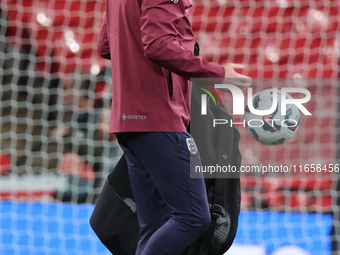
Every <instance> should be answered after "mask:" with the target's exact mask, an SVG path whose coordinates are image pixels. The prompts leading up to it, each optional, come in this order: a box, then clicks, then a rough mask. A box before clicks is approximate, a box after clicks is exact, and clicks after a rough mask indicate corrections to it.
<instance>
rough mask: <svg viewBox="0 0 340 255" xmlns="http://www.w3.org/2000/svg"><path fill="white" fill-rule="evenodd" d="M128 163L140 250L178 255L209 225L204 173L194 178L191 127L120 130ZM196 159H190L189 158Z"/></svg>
mask: <svg viewBox="0 0 340 255" xmlns="http://www.w3.org/2000/svg"><path fill="white" fill-rule="evenodd" d="M116 135H117V138H118V141H119V144H120V146H121V147H122V149H123V150H124V154H125V158H126V161H127V164H128V168H129V177H130V182H131V187H132V192H133V195H134V198H135V202H136V206H137V218H138V223H139V228H140V232H139V239H138V246H137V250H136V255H179V254H180V253H181V252H182V251H183V250H184V249H185V248H186V247H187V246H188V245H190V244H191V243H192V242H193V241H194V240H195V239H197V238H198V237H199V236H200V235H202V234H203V233H204V232H205V230H206V229H207V228H208V227H209V225H210V212H209V206H208V201H207V195H206V189H205V184H204V179H203V176H202V178H195V179H191V178H190V160H191V162H192V163H194V164H198V165H201V160H200V156H199V153H196V154H191V156H190V151H189V149H188V146H189V145H188V144H190V143H187V139H189V141H190V138H192V137H191V136H190V134H189V133H187V132H182V133H181V132H145V133H144V132H138V133H118V134H116ZM190 158H191V159H190Z"/></svg>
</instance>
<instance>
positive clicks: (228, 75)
mask: <svg viewBox="0 0 340 255" xmlns="http://www.w3.org/2000/svg"><path fill="white" fill-rule="evenodd" d="M244 68H245V65H241V64H234V63H229V64H226V65H224V70H225V79H224V83H228V84H231V85H235V86H237V87H238V88H240V89H242V90H243V89H246V88H248V87H249V86H250V85H251V81H252V79H251V78H250V77H249V76H245V75H243V74H239V73H237V72H236V71H235V69H244ZM221 90H223V91H225V92H230V91H229V90H228V89H221Z"/></svg>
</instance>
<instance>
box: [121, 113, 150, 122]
mask: <svg viewBox="0 0 340 255" xmlns="http://www.w3.org/2000/svg"><path fill="white" fill-rule="evenodd" d="M122 119H123V120H146V116H144V115H126V114H125V113H123V115H122Z"/></svg>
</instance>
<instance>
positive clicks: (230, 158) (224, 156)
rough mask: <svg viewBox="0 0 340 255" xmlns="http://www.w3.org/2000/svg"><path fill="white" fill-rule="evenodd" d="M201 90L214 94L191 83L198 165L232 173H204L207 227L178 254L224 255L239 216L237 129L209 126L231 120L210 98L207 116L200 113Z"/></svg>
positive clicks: (223, 108) (223, 109) (220, 106)
mask: <svg viewBox="0 0 340 255" xmlns="http://www.w3.org/2000/svg"><path fill="white" fill-rule="evenodd" d="M202 87H204V89H205V90H208V91H209V92H210V94H212V95H213V94H214V92H213V91H211V90H210V89H209V88H208V87H206V86H204V85H203V84H197V83H194V84H193V88H192V97H191V121H190V134H191V135H192V136H193V137H194V139H195V143H196V145H197V147H198V150H199V152H200V156H201V161H202V166H203V168H204V166H216V165H219V166H220V167H223V166H226V167H229V166H230V167H229V169H233V171H234V172H229V173H216V174H210V173H205V184H206V189H207V196H208V202H209V204H210V205H211V206H210V207H211V209H210V211H211V219H212V220H211V224H210V227H209V228H208V230H207V231H206V232H205V233H204V234H203V235H202V236H201V237H200V238H198V239H197V240H196V241H195V242H194V243H192V244H191V245H190V246H189V247H188V248H187V249H185V250H184V251H183V252H182V254H181V255H222V254H224V253H225V252H226V251H227V250H228V249H229V248H230V246H231V244H232V243H233V241H234V238H235V235H236V230H237V227H238V217H239V213H240V202H241V191H240V175H239V174H240V173H239V170H240V166H241V154H240V151H239V148H238V143H239V139H240V134H239V132H238V130H237V128H236V127H235V126H230V124H228V125H216V127H213V124H212V123H213V120H214V119H223V120H228V123H230V122H231V120H232V119H233V118H232V116H231V115H230V114H229V113H228V111H227V108H226V107H225V106H224V105H222V104H220V102H219V100H215V101H213V99H212V98H211V97H207V99H208V100H207V114H206V115H202V114H201V111H200V110H201V94H202V90H200V88H202ZM215 102H216V104H215Z"/></svg>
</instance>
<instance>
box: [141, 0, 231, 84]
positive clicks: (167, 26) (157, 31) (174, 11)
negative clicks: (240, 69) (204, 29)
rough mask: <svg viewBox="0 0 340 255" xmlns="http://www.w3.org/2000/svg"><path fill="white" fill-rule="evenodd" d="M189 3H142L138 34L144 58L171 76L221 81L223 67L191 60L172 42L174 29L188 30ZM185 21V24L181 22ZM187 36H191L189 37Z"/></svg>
mask: <svg viewBox="0 0 340 255" xmlns="http://www.w3.org/2000/svg"><path fill="white" fill-rule="evenodd" d="M189 4H190V1H189V0H142V5H141V33H142V35H141V36H142V42H143V44H144V55H145V56H146V57H147V58H149V59H151V60H152V61H153V62H155V63H156V64H158V65H160V66H162V67H164V68H166V69H168V70H170V71H171V72H173V73H175V74H178V75H180V76H183V77H184V78H186V79H190V78H224V72H225V71H224V67H223V66H220V65H218V64H215V63H212V62H208V61H207V60H206V59H204V58H203V57H201V56H194V53H193V50H192V49H188V48H185V47H184V46H183V45H181V43H180V42H179V40H177V39H176V37H177V36H178V31H177V29H176V25H177V24H179V22H180V21H181V24H182V25H183V24H185V26H186V27H185V28H184V29H190V32H191V25H190V23H189V20H187V17H186V12H187V11H188V10H187V9H188V8H190V7H191V4H190V5H189ZM182 19H185V21H186V22H183V20H182ZM190 36H192V35H191V34H190Z"/></svg>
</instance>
